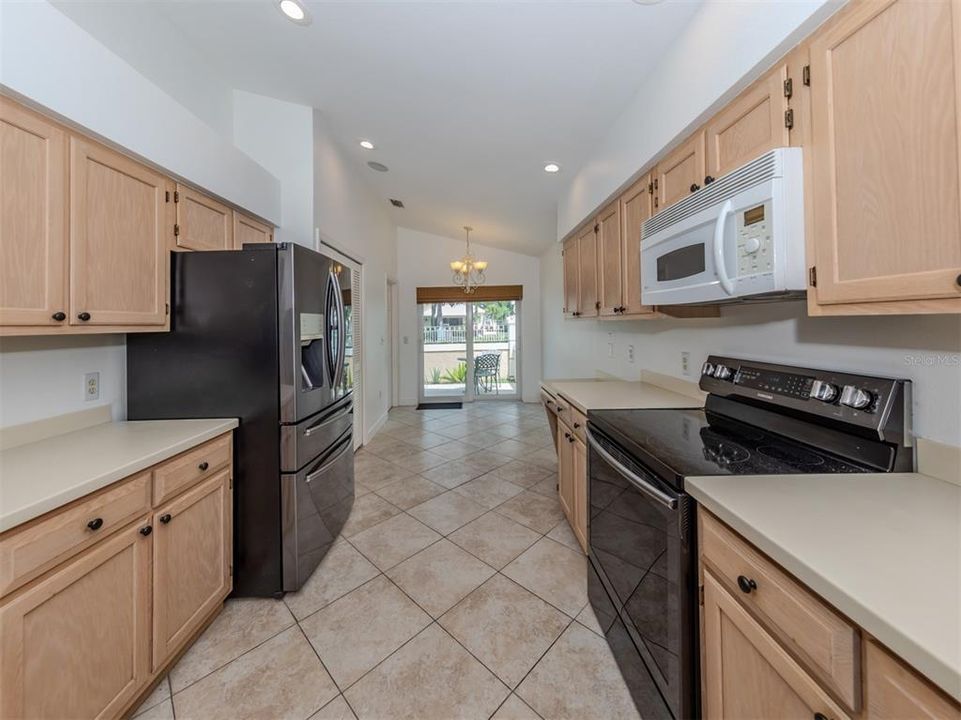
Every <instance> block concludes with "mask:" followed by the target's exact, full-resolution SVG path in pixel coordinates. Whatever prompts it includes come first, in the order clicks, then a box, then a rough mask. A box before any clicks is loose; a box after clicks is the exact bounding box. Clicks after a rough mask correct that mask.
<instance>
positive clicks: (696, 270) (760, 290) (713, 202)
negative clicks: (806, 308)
mask: <svg viewBox="0 0 961 720" xmlns="http://www.w3.org/2000/svg"><path fill="white" fill-rule="evenodd" d="M803 172H804V171H803V167H802V164H801V148H776V149H774V150H771V151H770V152H768V153H765V154H764V155H762V156H761V157H759V158H757V159H756V160H753V161H751V162H749V163H747V164H746V165H743V166H742V167H740V168H738V169H737V170H734V171H732V172H730V173H728V174H727V175H725V176H723V177H721V178H718V179H717V180H716V181H714V182H713V183H711V184H710V185H706V186H705V187H704V188H702V189H701V190H699V191H698V192H697V193H695V194H693V195H691V196H689V197H686V198H684V199H683V200H681V201H679V202H677V203H675V204H674V205H671V206H670V207H667V208H665V209H664V210H662V211H661V212H659V213H658V214H657V215H655V216H653V217H652V218H649V219H648V220H646V221H645V222H644V225H643V226H642V228H641V299H642V302H643V303H644V304H645V305H684V304H692V303H709V304H715V303H727V302H738V301H745V300H768V299H774V298H782V297H790V296H792V295H800V294H802V293H803V292H804V291H805V289H806V284H805V280H806V278H805V274H806V273H805V262H804V188H803V182H802V180H803Z"/></svg>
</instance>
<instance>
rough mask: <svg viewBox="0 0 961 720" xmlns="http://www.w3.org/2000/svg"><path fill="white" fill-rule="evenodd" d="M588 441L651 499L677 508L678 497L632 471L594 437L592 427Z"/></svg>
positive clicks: (588, 432) (667, 506)
mask: <svg viewBox="0 0 961 720" xmlns="http://www.w3.org/2000/svg"><path fill="white" fill-rule="evenodd" d="M587 442H588V443H589V444H590V446H591V447H592V448H594V450H596V451H597V454H598V455H600V456H601V457H602V458H603V459H604V462H606V463H607V464H608V465H610V466H611V467H612V468H614V469H615V470H617V472H618V473H620V474H621V475H622V476H623V477H624V479H625V480H627V481H628V482H629V483H631V485H633V486H634V487H635V488H637V489H638V490H640V491H641V492H642V493H644V494H645V495H647V496H648V497H649V498H651V500H654V501H655V502H657V503H658V504H660V505H663V506H664V507H666V508H668V509H669V510H677V498H674V497H671V496H670V495H668V494H667V493H666V492H664V491H662V490H658V489H657V488H656V487H654V486H653V485H651V484H650V483H648V482H647V481H646V480H644V478H642V477H640V476H639V475H636V474H634V473H632V472H631V471H630V470H629V469H628V468H626V467H625V466H624V465H623V464H622V463H620V462H619V461H618V460H617V459H616V458H615V457H614V456H613V455H611V454H610V453H609V452H607V450H605V449H604V447H603V446H602V445H601V444H600V443H599V442H598V441H597V440H596V439H595V438H594V435H593V434H592V433H591V431H590V429H588V431H587Z"/></svg>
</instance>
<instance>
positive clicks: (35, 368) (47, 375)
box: [0, 335, 127, 428]
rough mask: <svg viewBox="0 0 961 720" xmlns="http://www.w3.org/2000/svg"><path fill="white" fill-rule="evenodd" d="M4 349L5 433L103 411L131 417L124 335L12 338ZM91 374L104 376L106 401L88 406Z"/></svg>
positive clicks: (1, 416) (1, 419)
mask: <svg viewBox="0 0 961 720" xmlns="http://www.w3.org/2000/svg"><path fill="white" fill-rule="evenodd" d="M0 349H2V352H0V428H2V427H7V426H8V425H19V424H21V423H25V422H32V421H33V420H40V419H43V418H47V417H52V416H54V415H63V414H65V413H70V412H75V411H77V410H86V409H89V408H92V407H96V406H98V405H109V406H110V410H111V413H112V415H113V418H114V419H115V420H122V419H123V418H125V417H126V412H127V405H126V361H127V352H126V350H127V348H126V344H125V343H124V336H123V335H80V336H73V337H59V338H58V337H23V338H19V337H8V338H3V340H2V342H0ZM88 372H99V373H100V399H99V400H94V401H90V402H85V401H84V382H83V376H84V374H85V373H88Z"/></svg>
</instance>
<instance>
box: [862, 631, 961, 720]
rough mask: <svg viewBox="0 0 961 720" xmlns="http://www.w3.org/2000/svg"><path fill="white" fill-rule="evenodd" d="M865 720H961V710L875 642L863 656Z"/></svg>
mask: <svg viewBox="0 0 961 720" xmlns="http://www.w3.org/2000/svg"><path fill="white" fill-rule="evenodd" d="M864 660H865V669H866V678H865V684H864V694H865V698H864V709H865V712H864V718H865V720H905V719H906V718H911V719H912V720H914V719H917V720H921V719H922V718H925V719H927V720H959V718H961V707H958V704H957V703H956V702H954V701H953V700H951V699H950V698H948V697H947V696H946V695H944V693H942V692H941V691H940V690H937V689H935V688H934V687H932V686H931V684H930V683H928V682H927V681H926V680H924V679H922V678H921V677H919V676H918V675H917V674H916V673H915V672H914V671H913V670H911V669H909V668H908V667H907V666H905V665H904V663H902V662H901V661H900V660H898V659H897V658H895V657H894V656H893V655H891V654H890V653H888V652H887V651H886V650H884V648H882V647H881V646H879V645H878V644H877V643H875V642H868V643H867V647H866V649H865V653H864Z"/></svg>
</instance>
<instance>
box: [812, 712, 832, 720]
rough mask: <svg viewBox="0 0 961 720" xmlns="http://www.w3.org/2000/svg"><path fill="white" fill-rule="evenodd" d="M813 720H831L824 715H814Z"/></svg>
mask: <svg viewBox="0 0 961 720" xmlns="http://www.w3.org/2000/svg"><path fill="white" fill-rule="evenodd" d="M814 720H831V719H830V718H829V717H828V716H827V715H825V714H824V713H814Z"/></svg>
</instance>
